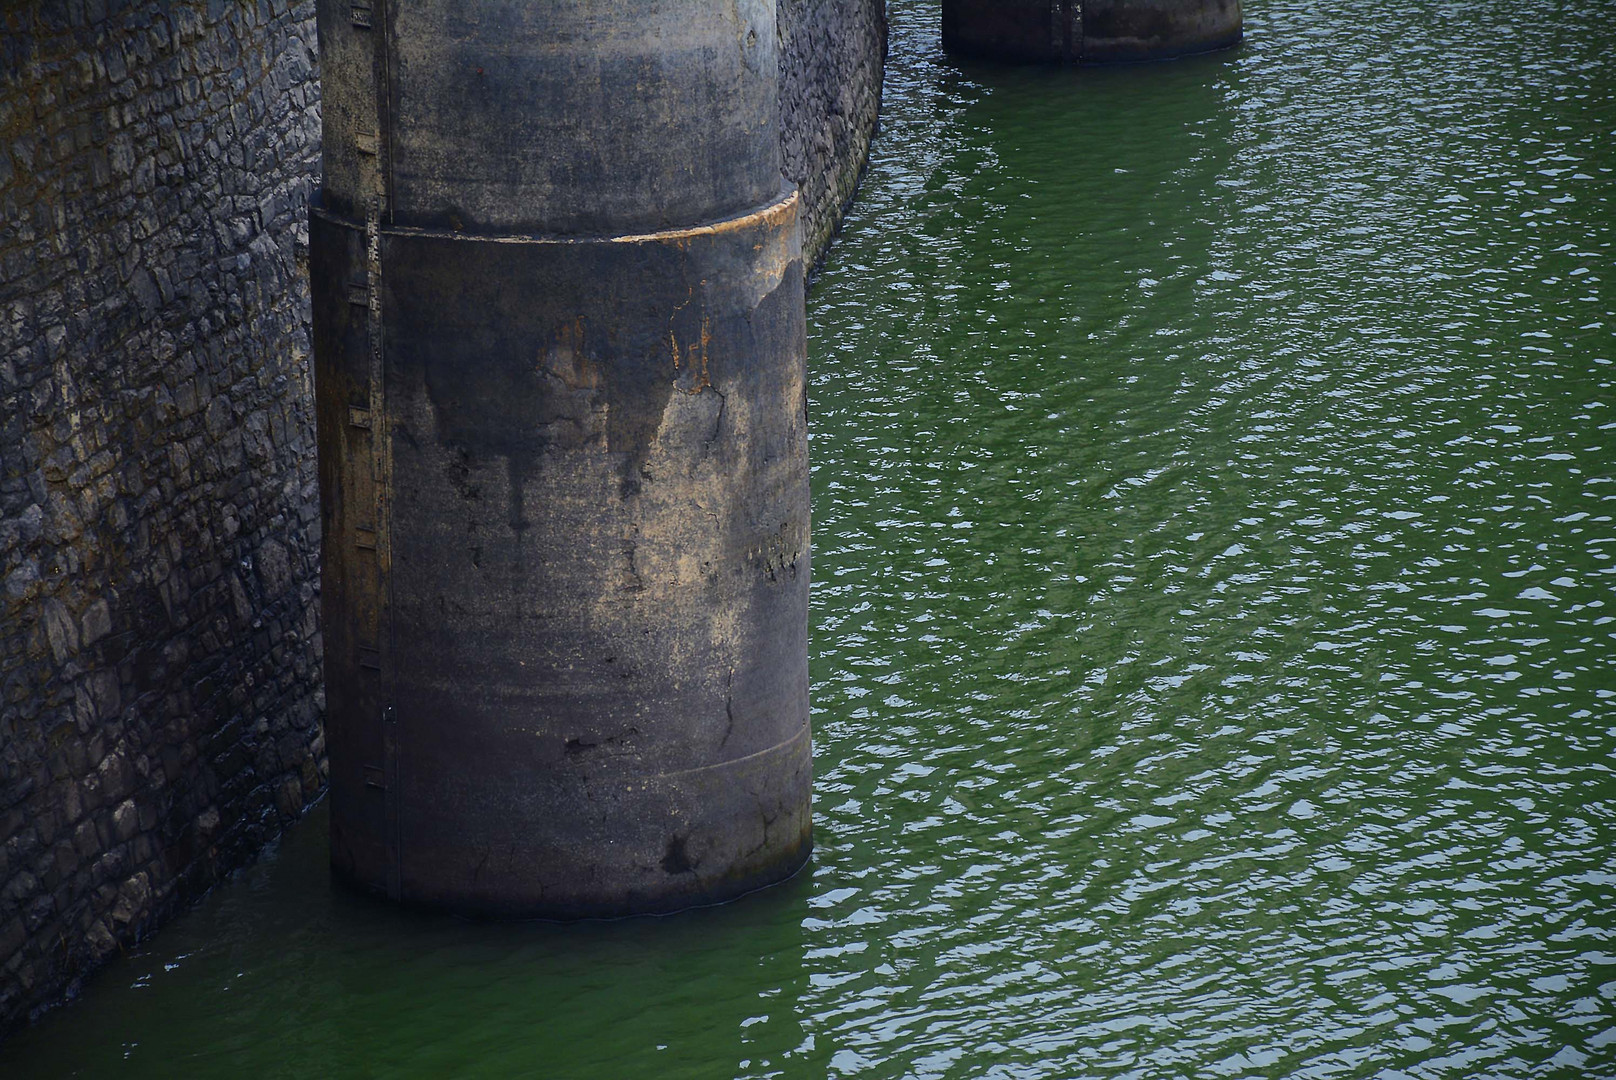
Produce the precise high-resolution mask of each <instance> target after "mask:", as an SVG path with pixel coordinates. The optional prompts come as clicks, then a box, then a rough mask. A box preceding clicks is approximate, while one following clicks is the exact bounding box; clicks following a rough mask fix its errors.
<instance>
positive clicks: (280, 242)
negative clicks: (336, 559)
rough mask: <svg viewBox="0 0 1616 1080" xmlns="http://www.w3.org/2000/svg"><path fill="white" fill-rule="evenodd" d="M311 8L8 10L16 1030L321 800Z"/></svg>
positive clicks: (2, 449)
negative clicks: (307, 253) (310, 242)
mask: <svg viewBox="0 0 1616 1080" xmlns="http://www.w3.org/2000/svg"><path fill="white" fill-rule="evenodd" d="M314 48H315V36H314V22H313V3H312V0H298V2H296V3H290V4H289V3H288V0H212V2H208V0H10V2H7V3H5V4H0V583H3V588H0V605H3V607H0V611H3V614H0V1031H3V1030H4V1029H5V1027H6V1026H8V1025H10V1024H12V1023H15V1022H17V1021H18V1020H19V1019H21V1018H23V1017H25V1016H26V1015H27V1014H28V1013H29V1011H30V1010H32V1009H35V1008H37V1007H38V1006H40V1005H41V1004H43V1003H45V1002H48V1001H49V1000H51V999H52V998H54V997H56V996H57V995H59V994H60V993H61V992H62V991H63V990H64V988H67V987H69V986H70V985H71V984H72V983H73V981H74V980H75V979H76V978H78V977H79V976H80V975H81V974H82V973H83V972H85V971H87V970H88V969H90V968H92V967H94V966H95V965H96V964H98V963H99V962H100V961H102V960H103V959H105V958H107V957H108V956H109V955H111V954H113V953H115V952H116V951H117V950H119V949H120V948H124V947H127V946H128V945H129V944H131V943H132V942H134V941H136V940H138V939H139V938H140V937H141V935H142V934H143V933H145V932H146V931H148V930H149V929H150V928H151V927H152V926H154V925H155V924H156V923H157V922H158V921H160V920H161V919H162V918H164V917H165V916H166V915H168V914H169V913H171V912H172V911H174V910H175V909H176V907H177V906H179V905H180V904H182V903H184V902H185V901H186V900H189V899H191V898H193V897H194V896H196V895H198V894H199V893H200V892H202V891H204V890H205V889H206V888H207V887H208V886H210V885H211V884H213V883H214V882H215V881H216V880H217V879H218V878H219V877H220V875H221V874H223V873H225V872H227V871H228V870H230V869H232V868H233V867H235V866H237V865H240V864H241V863H242V862H243V861H245V860H247V859H249V858H251V857H252V855H253V854H255V853H256V852H257V851H258V850H259V849H260V848H261V847H262V846H263V844H264V843H265V842H266V841H267V840H269V839H271V838H272V837H274V836H275V835H277V834H278V833H279V832H280V831H281V829H282V828H283V827H284V826H285V824H286V823H287V822H289V821H291V820H292V819H293V818H295V817H296V816H297V815H298V814H299V813H300V812H301V811H302V810H303V808H304V807H305V806H306V805H307V804H308V802H309V801H310V800H312V799H313V798H315V797H316V796H317V795H318V794H319V792H320V790H321V788H322V785H323V783H324V780H323V777H324V769H325V761H324V754H323V743H322V737H321V734H320V727H319V718H320V709H321V699H320V687H319V672H320V665H319V637H318V629H317V625H316V609H317V607H318V597H317V592H316V584H317V580H318V578H317V555H318V514H317V490H316V486H315V484H316V481H315V469H314V440H313V437H312V430H311V425H312V412H311V408H310V389H311V388H310V386H309V375H308V363H307V354H308V350H309V331H308V296H307V284H306V272H305V268H304V266H303V261H304V248H305V246H306V211H305V205H306V203H307V201H308V197H309V192H310V183H311V178H312V177H313V175H314V174H315V172H316V170H317V168H318V149H319V131H320V124H319V113H318V96H317V95H318V91H317V85H316V81H315V80H316V69H315V56H314Z"/></svg>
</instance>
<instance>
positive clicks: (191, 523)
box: [0, 0, 886, 1035]
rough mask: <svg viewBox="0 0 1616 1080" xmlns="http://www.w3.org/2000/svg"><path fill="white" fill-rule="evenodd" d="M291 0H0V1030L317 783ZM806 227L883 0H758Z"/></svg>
mask: <svg viewBox="0 0 1616 1080" xmlns="http://www.w3.org/2000/svg"><path fill="white" fill-rule="evenodd" d="M313 16H314V5H313V0H0V1035H3V1034H4V1032H5V1031H6V1029H7V1028H9V1027H10V1026H13V1025H15V1024H16V1023H19V1022H22V1021H23V1020H25V1019H26V1018H27V1017H28V1016H29V1015H30V1014H31V1013H32V1012H35V1011H37V1010H38V1009H39V1008H41V1007H43V1006H45V1005H48V1004H49V1003H51V1002H52V1001H54V1000H57V999H59V998H60V996H61V995H62V994H63V993H64V992H71V990H72V987H73V986H74V985H75V984H76V982H77V981H78V980H79V979H81V978H82V977H83V976H84V975H85V974H86V973H87V972H89V971H90V970H92V969H93V968H95V967H96V966H98V965H99V964H100V963H101V962H103V961H105V960H106V959H107V958H109V957H110V956H112V955H114V954H115V953H117V952H118V951H119V950H120V949H123V948H127V947H128V946H130V945H131V944H133V943H134V942H136V941H138V940H139V939H140V938H141V937H142V935H144V934H146V933H148V932H150V931H151V930H152V929H153V928H155V926H156V925H157V924H158V923H160V922H161V921H162V920H163V919H164V918H166V917H167V916H169V915H171V914H172V913H174V912H175V911H176V910H177V909H178V908H180V907H181V906H183V905H184V904H185V903H186V902H188V901H189V900H191V899H194V898H195V897H196V896H198V895H200V894H201V893H202V892H204V891H206V890H207V888H208V887H210V886H211V885H212V884H214V883H215V882H216V881H218V880H219V879H220V878H221V877H222V876H223V875H224V874H227V873H228V872H230V871H231V870H232V869H234V868H236V867H238V866H240V865H242V864H243V863H245V862H246V861H248V860H250V859H251V858H252V857H253V856H254V855H255V854H256V853H257V852H258V851H259V850H260V849H261V848H262V846H263V845H264V844H265V843H266V842H267V841H268V840H270V839H271V838H272V837H274V836H275V835H277V834H278V833H279V832H280V831H281V830H282V829H283V828H284V827H285V826H286V825H287V824H289V823H290V822H291V821H292V820H294V819H295V818H296V817H297V816H298V815H299V814H300V813H301V812H302V810H303V809H304V808H305V807H306V806H307V804H308V803H309V802H310V801H311V800H312V799H314V798H316V797H318V795H319V793H320V792H321V790H322V789H323V787H324V783H325V775H326V762H325V751H324V740H323V737H322V736H321V733H320V726H319V721H320V711H321V708H322V705H323V698H322V694H321V689H320V637H319V630H318V626H317V611H318V607H319V597H318V582H319V576H318V555H319V512H318V511H319V495H318V490H317V486H316V480H315V476H316V472H315V462H314V437H313V412H312V401H311V397H312V395H311V391H312V387H311V385H310V381H309V378H310V377H309V363H308V352H309V328H308V319H309V311H308V305H309V301H308V278H307V266H306V240H307V209H306V208H307V204H308V200H309V198H310V195H311V192H312V190H313V184H314V183H315V182H316V177H317V175H318V170H319V138H320V122H319V86H318V79H317V59H316V56H315V48H316V40H315V32H314V19H313ZM779 20H780V39H781V53H780V55H781V65H782V71H781V80H782V87H781V103H782V104H781V112H782V117H781V119H782V146H783V150H784V162H785V168H786V172H787V174H788V176H789V177H790V178H791V179H792V180H793V181H795V182H796V183H797V184H798V185H799V186H800V187H801V189H802V194H803V200H804V204H805V215H804V224H805V230H806V236H805V241H806V243H805V248H806V250H807V252H808V257H809V259H810V261H812V260H814V259H817V257H818V256H819V255H820V254H821V253H822V252H823V250H824V247H825V245H826V244H827V243H828V241H829V238H830V236H831V235H832V233H833V232H834V229H835V227H836V223H837V221H838V220H839V219H840V216H841V212H842V210H843V208H844V207H845V205H846V203H847V201H848V200H849V199H850V198H851V197H852V194H853V190H854V188H855V186H856V185H857V182H858V177H859V173H860V170H861V169H862V167H863V162H864V158H865V155H866V153H867V150H868V147H869V142H870V139H871V137H872V135H873V134H874V131H875V125H876V112H877V109H878V107H879V104H880V93H881V72H882V62H883V59H884V55H885V31H886V26H885V10H884V4H883V0H780V8H779Z"/></svg>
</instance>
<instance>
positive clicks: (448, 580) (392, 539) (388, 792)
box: [310, 0, 811, 917]
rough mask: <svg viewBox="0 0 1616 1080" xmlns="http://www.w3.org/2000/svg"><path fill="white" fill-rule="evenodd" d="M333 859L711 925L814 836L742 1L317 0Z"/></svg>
mask: <svg viewBox="0 0 1616 1080" xmlns="http://www.w3.org/2000/svg"><path fill="white" fill-rule="evenodd" d="M319 30H320V46H321V57H322V65H323V72H322V77H323V80H324V88H325V89H324V92H325V112H324V118H325V119H324V122H325V160H324V187H323V191H322V197H321V205H320V206H319V207H318V208H316V209H315V210H314V211H313V212H312V214H311V217H312V224H311V237H310V267H311V275H312V278H313V290H314V337H315V341H314V346H315V362H316V398H317V406H318V429H319V448H320V479H321V503H322V524H323V530H324V532H323V544H324V547H323V559H324V571H323V582H322V602H323V607H324V616H325V620H324V626H325V657H326V659H325V664H326V684H327V732H328V740H329V749H330V759H331V800H332V803H331V810H332V837H331V841H332V862H333V866H334V869H335V871H336V872H337V873H338V874H339V875H340V876H341V877H343V878H345V879H347V880H349V881H352V882H354V883H357V884H358V885H360V886H362V887H365V888H368V889H371V890H373V891H375V892H377V893H379V894H382V895H385V896H388V897H391V898H393V899H395V900H400V901H404V902H412V903H422V904H429V905H434V906H442V907H448V908H452V909H456V910H463V911H469V912H483V913H491V914H503V915H520V916H553V917H575V916H590V915H616V914H630V913H636V912H651V911H666V910H672V909H675V908H679V907H683V906H687V905H691V904H698V903H710V902H716V901H720V900H725V899H728V898H731V897H733V896H736V895H738V894H740V893H742V892H745V891H748V890H750V889H753V888H757V887H760V886H762V885H766V884H769V883H771V882H774V881H778V880H780V879H781V878H783V877H786V876H788V875H790V874H791V873H792V872H794V871H795V870H796V869H797V868H798V867H799V866H800V865H801V864H802V863H803V861H804V860H805V859H806V858H807V856H808V852H809V847H810V821H809V790H810V780H811V776H810V751H809V732H808V673H807V596H808V470H807V442H806V431H805V412H804V409H805V373H804V363H805V351H806V348H805V336H804V334H805V332H804V321H803V320H804V314H803V274H802V259H801V247H800V240H799V226H798V220H797V199H796V196H795V193H793V192H791V191H786V190H782V188H781V180H780V167H779V137H778V132H777V129H776V119H775V117H776V113H777V107H776V101H775V94H776V78H777V75H776V66H777V65H776V56H775V40H776V36H775V26H774V5H773V3H772V2H767V0H741V2H740V3H736V4H726V5H715V4H710V3H707V2H706V0H668V2H662V3H658V4H654V5H647V4H645V3H643V0H569V2H566V3H557V4H542V5H512V4H509V3H504V2H500V0H472V2H467V0H412V2H411V3H408V4H403V3H386V2H384V0H371V2H370V3H367V4H360V3H356V2H349V0H344V2H341V3H337V2H335V0H322V2H321V3H320V7H319Z"/></svg>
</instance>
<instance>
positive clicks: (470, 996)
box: [0, 805, 822, 1078]
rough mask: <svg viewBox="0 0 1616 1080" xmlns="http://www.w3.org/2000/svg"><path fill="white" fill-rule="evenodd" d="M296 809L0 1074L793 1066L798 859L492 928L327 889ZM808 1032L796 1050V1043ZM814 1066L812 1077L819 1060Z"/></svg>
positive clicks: (799, 1055)
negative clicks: (768, 874)
mask: <svg viewBox="0 0 1616 1080" xmlns="http://www.w3.org/2000/svg"><path fill="white" fill-rule="evenodd" d="M326 816H327V815H326V811H325V807H324V806H323V805H322V806H320V807H317V808H316V809H315V810H314V811H313V812H312V813H311V814H310V816H309V818H308V819H307V820H305V821H303V822H302V823H300V824H299V825H298V826H297V827H295V828H294V829H293V830H292V831H291V832H289V833H288V834H287V836H286V837H285V838H284V839H283V841H282V842H281V844H280V845H279V848H278V850H274V851H272V852H270V853H268V854H267V855H266V857H265V858H264V859H263V860H262V861H261V862H260V863H258V864H257V865H256V866H253V867H251V868H250V869H248V870H246V871H245V872H243V873H242V874H240V875H239V876H238V877H237V878H236V879H234V880H233V881H231V882H230V883H228V884H226V885H224V886H222V887H221V888H219V889H217V890H216V891H215V892H214V893H212V894H211V895H210V896H208V897H207V898H206V899H205V900H204V901H203V902H202V903H201V904H200V905H199V906H198V907H197V908H196V909H194V910H193V911H191V912H188V913H186V914H185V915H183V916H181V917H180V918H179V919H177V920H175V922H173V923H172V924H171V925H169V926H168V927H165V928H164V930H163V931H162V933H161V934H159V935H158V936H157V937H156V938H155V939H154V940H153V941H152V943H151V944H150V946H148V947H147V948H145V949H142V950H140V951H139V952H137V953H136V954H134V955H132V956H130V957H128V958H126V959H123V960H120V961H118V962H115V963H114V964H113V965H111V966H110V967H109V968H107V969H106V970H104V971H102V972H100V973H99V974H98V975H97V976H96V977H95V978H93V979H92V980H91V982H90V984H89V986H88V987H87V989H86V990H85V992H84V994H83V995H82V998H81V1000H79V1001H78V1002H77V1003H76V1004H74V1005H73V1006H72V1007H70V1008H66V1009H62V1010H60V1011H58V1012H57V1013H55V1014H53V1015H51V1016H49V1017H47V1018H46V1019H45V1020H44V1021H43V1022H42V1023H41V1024H40V1025H38V1026H37V1027H36V1028H33V1029H31V1030H27V1031H24V1032H21V1033H20V1034H19V1035H17V1036H16V1037H15V1038H14V1039H13V1040H11V1041H10V1042H8V1043H7V1044H6V1045H5V1046H4V1047H3V1048H0V1073H3V1074H4V1075H6V1076H19V1077H21V1076H27V1077H35V1076H37V1077H49V1076H85V1077H90V1076H118V1077H147V1076H150V1077H164V1078H168V1077H175V1076H186V1077H234V1078H241V1077H287V1078H292V1077H299V1078H301V1077H313V1076H372V1075H385V1076H401V1077H403V1076H422V1077H429V1076H430V1077H439V1076H465V1077H479V1076H487V1077H510V1076H565V1077H595V1076H598V1077H624V1076H662V1077H691V1078H696V1077H711V1076H713V1075H716V1074H715V1073H714V1071H713V1068H714V1065H715V1063H717V1062H727V1065H726V1066H724V1067H722V1068H721V1070H720V1071H721V1072H723V1073H724V1074H725V1075H747V1074H749V1073H750V1072H752V1071H754V1070H757V1071H764V1070H766V1069H767V1068H768V1067H769V1063H772V1065H773V1067H774V1068H779V1067H781V1065H782V1064H783V1063H786V1062H788V1061H789V1062H793V1063H795V1064H796V1065H797V1066H799V1067H803V1068H808V1069H810V1070H811V1069H812V1065H811V1064H810V1063H811V1062H812V1061H814V1060H816V1055H815V1054H814V1052H813V1049H812V1044H811V1040H807V1035H806V1033H805V1032H804V1031H803V1030H801V1028H800V1025H799V1023H798V1019H797V1016H798V1011H799V1010H798V1008H797V1002H798V999H799V998H800V996H801V994H802V992H803V989H804V983H805V979H806V976H805V974H804V971H803V965H802V962H801V954H802V950H803V937H802V929H801V928H802V923H803V919H804V918H805V914H806V911H807V897H808V895H809V893H810V892H811V889H812V885H811V881H810V878H811V869H810V871H808V872H804V873H802V874H799V875H798V876H797V877H796V878H794V879H792V880H791V881H789V882H786V883H784V884H783V885H781V886H778V887H776V888H774V889H769V890H764V891H762V892H759V893H755V894H753V895H751V896H748V897H745V898H743V899H742V900H739V901H737V902H735V903H732V904H728V905H723V906H720V907H714V908H705V909H698V910H693V911H688V912H684V913H681V914H679V915H674V916H666V917H662V918H644V919H622V920H614V921H597V922H583V923H570V924H565V923H541V922H530V923H499V922H481V921H468V920H463V919H457V918H454V917H451V916H445V915H434V914H427V913H420V912H412V911H405V910H399V909H395V908H392V907H389V906H387V905H386V904H382V903H378V902H375V901H373V900H371V899H370V898H368V897H365V896H362V895H358V894H356V893H354V892H352V891H350V890H348V889H346V888H344V887H341V886H339V885H336V884H334V883H332V882H331V880H330V875H329V871H328V869H327V865H326V854H327V846H326ZM805 1041H807V1042H808V1044H809V1045H808V1046H807V1047H806V1048H805V1047H804V1043H805ZM821 1071H822V1067H821Z"/></svg>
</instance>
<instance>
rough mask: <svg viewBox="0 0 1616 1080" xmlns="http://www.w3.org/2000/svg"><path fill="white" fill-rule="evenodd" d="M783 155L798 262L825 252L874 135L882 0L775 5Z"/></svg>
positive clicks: (883, 40) (789, 0)
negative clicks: (796, 207) (798, 231)
mask: <svg viewBox="0 0 1616 1080" xmlns="http://www.w3.org/2000/svg"><path fill="white" fill-rule="evenodd" d="M776 18H777V20H778V22H777V25H778V28H779V34H780V149H781V151H782V153H781V165H782V167H783V169H784V171H785V174H786V176H787V177H788V178H789V179H790V180H791V181H792V182H793V183H795V184H796V185H797V186H798V187H799V188H800V189H801V192H802V201H803V210H804V212H803V245H802V246H803V257H804V258H805V259H807V260H808V263H809V265H810V266H812V265H813V264H814V263H816V262H817V261H818V260H819V258H820V256H822V255H823V254H824V252H825V248H826V247H827V246H828V245H829V243H830V239H831V236H832V235H833V234H834V233H835V231H836V226H837V224H838V223H839V222H840V221H841V219H842V212H843V210H845V209H846V207H847V204H848V202H849V201H850V200H851V199H852V198H853V192H854V190H855V189H856V188H857V187H858V180H859V175H860V174H861V173H862V172H863V169H864V161H865V158H866V157H868V156H869V150H870V140H871V139H872V138H873V137H874V136H875V129H876V122H877V114H878V112H879V110H880V108H881V74H882V70H883V68H884V66H885V61H886V52H887V17H886V2H885V0H779V4H778V6H777V8H776Z"/></svg>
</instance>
